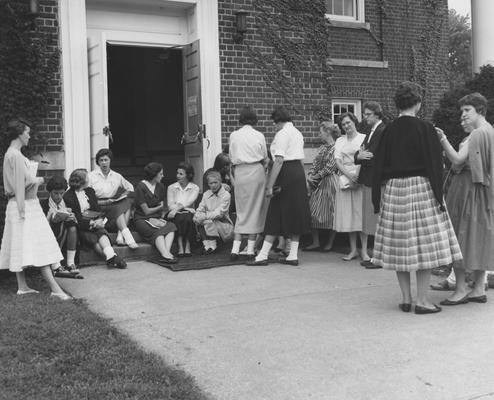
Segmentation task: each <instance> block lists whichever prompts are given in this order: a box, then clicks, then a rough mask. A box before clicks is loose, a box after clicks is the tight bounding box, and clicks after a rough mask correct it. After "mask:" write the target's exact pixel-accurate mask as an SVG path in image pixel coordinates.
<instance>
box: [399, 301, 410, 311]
mask: <svg viewBox="0 0 494 400" xmlns="http://www.w3.org/2000/svg"><path fill="white" fill-rule="evenodd" d="M398 307H399V308H400V310H401V311H403V312H410V311H412V304H411V303H401V304H398Z"/></svg>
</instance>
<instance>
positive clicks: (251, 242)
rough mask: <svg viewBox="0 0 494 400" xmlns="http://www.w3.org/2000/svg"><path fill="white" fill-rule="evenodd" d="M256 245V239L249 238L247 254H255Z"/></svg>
mask: <svg viewBox="0 0 494 400" xmlns="http://www.w3.org/2000/svg"><path fill="white" fill-rule="evenodd" d="M255 246H256V241H255V240H247V254H248V255H249V256H251V255H253V254H254V248H255Z"/></svg>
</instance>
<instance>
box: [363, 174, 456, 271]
mask: <svg viewBox="0 0 494 400" xmlns="http://www.w3.org/2000/svg"><path fill="white" fill-rule="evenodd" d="M461 259H462V255H461V251H460V246H459V245H458V241H457V240H456V235H455V232H454V230H453V225H452V224H451V220H450V219H449V215H448V212H447V211H441V210H440V208H439V203H438V201H437V200H436V198H435V197H434V193H433V192H432V187H431V185H430V182H429V180H428V179H427V178H424V177H421V176H414V177H409V178H395V179H390V180H388V181H387V183H386V186H385V189H384V191H383V194H382V199H381V210H380V213H379V217H378V222H377V231H376V237H375V239H374V253H373V258H372V262H373V263H374V264H376V265H379V266H382V267H383V268H387V269H392V270H396V271H400V272H410V271H417V270H425V269H432V268H436V267H440V266H443V265H449V264H451V263H452V262H454V261H459V260H461Z"/></svg>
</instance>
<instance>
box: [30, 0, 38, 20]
mask: <svg viewBox="0 0 494 400" xmlns="http://www.w3.org/2000/svg"><path fill="white" fill-rule="evenodd" d="M38 14H39V0H29V15H31V16H32V17H37V16H38Z"/></svg>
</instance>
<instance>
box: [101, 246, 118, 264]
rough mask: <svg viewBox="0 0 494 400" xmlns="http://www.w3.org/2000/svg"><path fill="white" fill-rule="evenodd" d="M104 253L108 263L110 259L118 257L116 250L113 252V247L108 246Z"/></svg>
mask: <svg viewBox="0 0 494 400" xmlns="http://www.w3.org/2000/svg"><path fill="white" fill-rule="evenodd" d="M103 253H105V257H106V261H108V260H109V259H110V258H113V257H115V256H116V255H117V253H115V250H113V247H111V246H108V247H105V248H104V249H103Z"/></svg>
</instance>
